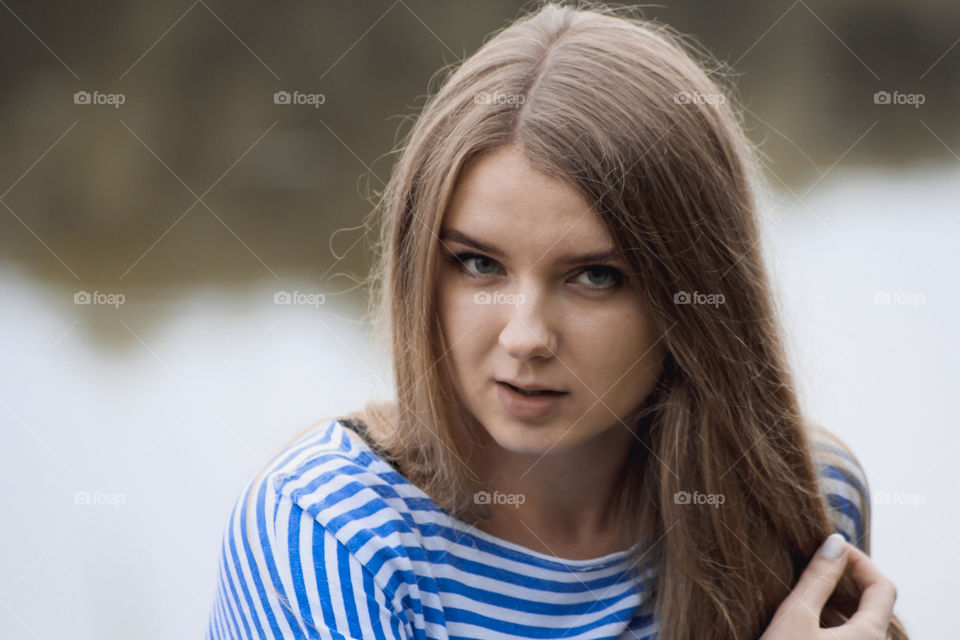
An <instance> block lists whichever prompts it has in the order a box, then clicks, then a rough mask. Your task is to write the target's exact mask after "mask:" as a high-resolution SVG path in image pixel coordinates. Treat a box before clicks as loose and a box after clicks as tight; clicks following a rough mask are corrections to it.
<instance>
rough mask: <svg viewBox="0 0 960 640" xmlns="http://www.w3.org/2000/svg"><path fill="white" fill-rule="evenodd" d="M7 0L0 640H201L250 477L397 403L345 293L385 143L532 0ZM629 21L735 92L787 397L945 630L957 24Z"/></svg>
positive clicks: (665, 16) (688, 15)
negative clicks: (664, 37)
mask: <svg viewBox="0 0 960 640" xmlns="http://www.w3.org/2000/svg"><path fill="white" fill-rule="evenodd" d="M0 5H2V7H0V51H2V55H0V80H2V87H3V92H2V96H0V140H2V143H0V148H2V152H0V205H2V206H0V301H2V304H0V331H2V338H0V349H2V354H0V435H2V442H0V481H2V482H3V486H5V487H7V490H6V491H5V493H4V497H3V499H2V500H3V502H2V510H3V522H4V526H3V527H2V528H0V549H2V551H0V554H2V561H0V605H2V606H0V637H3V638H5V639H11V640H12V639H18V640H19V639H27V638H54V637H64V636H65V635H69V637H71V638H76V639H86V638H129V637H138V638H195V637H201V636H202V635H203V633H204V632H205V627H206V621H207V615H208V613H209V607H210V605H211V603H212V601H213V589H214V586H215V583H216V577H217V576H216V566H217V559H218V554H219V550H220V546H219V545H220V538H221V535H222V532H223V527H224V525H225V523H226V520H227V517H228V515H229V510H230V508H231V506H232V503H233V500H234V499H235V498H236V496H237V494H238V492H239V491H240V489H241V488H242V486H243V485H244V484H245V483H246V481H247V480H248V479H249V478H250V476H251V474H253V473H254V472H255V471H256V470H257V469H258V468H259V467H260V465H262V464H263V463H264V461H265V460H266V459H267V458H269V457H270V456H271V455H272V454H273V453H274V452H275V451H276V450H277V449H278V448H280V447H282V446H283V445H284V444H285V443H286V442H287V441H288V440H289V439H290V438H291V437H293V436H294V435H296V434H297V433H299V432H301V431H302V430H303V429H305V428H306V427H307V426H309V425H310V424H311V423H313V422H315V421H316V420H318V419H320V418H322V417H325V416H330V415H334V414H337V413H340V412H346V411H350V410H352V409H356V408H358V407H359V406H360V405H361V404H362V403H363V402H364V401H366V400H368V399H371V398H387V397H390V395H391V393H392V392H391V385H390V383H389V381H390V377H391V372H390V369H389V359H388V354H385V353H383V352H381V351H378V350H377V349H376V348H375V347H373V346H372V345H373V344H374V343H373V342H372V341H371V339H370V327H369V324H368V323H367V321H366V318H365V317H364V307H365V300H364V298H363V296H364V291H363V290H362V289H361V288H360V287H359V286H358V285H359V283H360V281H361V280H362V279H363V278H364V277H365V276H366V274H367V272H368V270H369V268H370V265H371V260H372V258H373V252H372V247H371V244H370V243H371V241H372V240H373V229H372V228H369V225H368V227H364V221H365V216H367V214H368V213H369V211H370V209H371V206H372V197H373V195H374V193H375V191H376V190H379V189H381V188H382V187H383V185H384V183H385V181H386V180H387V178H388V176H389V171H390V167H391V164H392V159H391V157H390V156H389V155H388V154H389V152H390V150H391V149H392V148H393V147H394V145H395V144H396V143H397V142H398V141H399V139H400V137H401V135H402V134H403V133H405V132H406V131H407V130H409V126H410V125H411V124H412V118H413V116H414V115H415V114H416V113H417V111H418V109H419V107H420V106H422V104H423V100H424V97H425V96H426V95H427V94H428V93H429V92H430V91H432V90H435V89H436V88H437V86H436V81H434V82H433V83H431V78H432V77H433V76H434V74H435V72H437V71H438V70H439V69H440V68H441V67H443V66H444V65H447V64H449V63H452V62H455V61H457V60H460V59H462V58H463V57H465V56H468V55H469V54H471V53H472V52H474V51H475V50H476V49H477V48H478V47H479V46H480V45H481V44H482V42H483V41H484V38H485V37H486V36H487V35H488V34H490V33H491V32H493V31H495V30H497V29H500V28H502V27H503V26H505V25H506V24H507V23H508V22H509V21H511V20H512V19H514V18H516V17H518V16H519V15H520V14H521V12H522V10H524V9H529V8H533V7H535V6H536V5H535V4H530V3H522V2H514V1H508V0H458V1H457V2H436V1H434V2H428V1H426V0H396V1H391V0H383V1H381V0H370V1H365V2H360V3H350V2H346V1H341V2H289V3H280V4H275V3H274V4H267V3H227V2H223V1H222V0H196V1H195V2H193V3H192V4H191V3H190V2H189V0H187V1H185V2H163V3H157V2H146V1H143V0H128V1H127V2H116V1H112V2H111V1H100V2H86V3H78V4H69V3H41V2H26V1H23V0H0ZM643 14H644V15H645V16H647V17H650V18H656V19H658V20H660V21H662V22H666V23H668V24H670V25H672V26H673V27H675V28H677V29H678V30H680V31H681V32H684V33H686V34H690V37H691V38H692V39H693V40H694V41H696V42H698V43H700V44H701V45H702V46H703V47H705V48H706V49H707V50H709V51H710V52H712V53H713V54H714V55H715V56H716V57H717V58H719V59H720V60H722V61H724V62H726V63H728V64H729V65H730V66H731V67H732V69H733V71H734V72H735V74H736V75H735V80H736V84H737V87H738V91H739V97H740V99H741V100H742V102H743V103H744V105H745V108H746V110H745V113H744V118H745V125H746V128H747V131H748V135H749V136H750V138H751V139H752V140H753V141H754V142H755V143H756V144H758V145H759V147H760V149H761V151H762V152H763V154H764V157H765V161H766V165H767V166H766V174H767V177H768V180H769V182H770V185H771V189H770V192H769V194H767V198H766V203H767V204H766V205H765V206H764V210H763V211H762V214H763V219H764V224H765V234H766V238H765V240H766V251H767V254H768V259H769V262H770V268H771V270H772V271H773V274H774V277H775V280H776V282H777V284H778V285H779V287H780V291H781V303H782V305H783V309H784V317H785V321H786V325H787V329H788V332H789V336H790V348H791V351H792V355H793V358H794V360H795V366H796V369H797V373H798V377H799V379H800V382H801V384H802V392H803V402H804V406H805V407H806V408H807V410H808V411H809V412H810V414H811V416H812V417H813V418H814V419H815V420H817V421H819V422H820V423H821V424H823V425H825V426H827V427H828V428H830V429H832V430H833V431H834V432H836V433H837V434H838V435H840V436H841V437H842V438H843V439H845V440H846V441H847V442H848V444H849V445H850V446H851V447H852V449H853V450H854V451H855V453H856V454H857V455H858V456H859V458H860V460H861V462H862V463H863V465H864V467H865V468H866V471H867V474H868V477H869V480H870V485H871V490H872V492H873V501H874V509H873V528H872V538H873V545H874V549H873V555H874V558H875V559H876V561H877V562H878V563H879V565H880V566H881V568H882V569H883V570H884V572H885V573H886V574H887V575H888V576H890V577H891V578H892V579H893V580H894V582H895V583H896V584H897V586H898V589H899V598H898V601H897V607H896V610H897V612H898V613H899V615H900V616H901V618H902V619H903V620H904V621H905V623H906V625H907V627H908V629H909V630H910V631H911V633H912V637H914V638H942V637H948V635H950V633H952V632H953V630H954V629H955V623H953V622H952V621H951V622H949V623H948V619H949V618H950V617H949V616H948V611H949V610H950V609H951V608H953V606H954V596H955V595H956V594H957V593H958V592H960V578H958V574H960V552H958V551H957V550H956V549H955V547H954V545H953V543H954V542H955V541H956V540H957V539H958V535H957V534H958V529H960V506H958V498H957V496H958V491H960V482H958V473H957V464H956V462H955V460H956V456H957V454H960V433H957V429H956V426H957V424H958V423H957V419H956V417H955V416H956V411H955V405H954V404H953V401H952V400H951V398H952V397H953V393H955V392H956V388H957V385H958V382H960V375H958V360H960V340H958V338H957V335H956V331H955V328H956V327H957V326H958V325H960V302H958V297H957V295H958V287H957V285H956V282H955V278H956V276H957V275H958V274H960V254H958V248H960V215H958V213H960V207H958V202H960V156H958V153H960V119H958V118H957V117H956V114H957V112H958V106H960V44H958V43H960V6H958V5H956V4H955V3H946V2H940V1H936V0H917V1H915V2H911V3H903V2H890V1H886V0H878V1H876V2H872V3H867V4H863V3H859V4H856V3H837V2H827V1H825V0H796V1H795V2H791V1H789V0H787V1H782V2H781V1H774V2H758V1H746V0H734V1H728V2H723V3H718V2H712V1H709V0H698V1H686V2H672V1H671V2H664V3H661V4H657V5H647V6H646V7H645V9H644V11H643ZM948 630H949V631H948Z"/></svg>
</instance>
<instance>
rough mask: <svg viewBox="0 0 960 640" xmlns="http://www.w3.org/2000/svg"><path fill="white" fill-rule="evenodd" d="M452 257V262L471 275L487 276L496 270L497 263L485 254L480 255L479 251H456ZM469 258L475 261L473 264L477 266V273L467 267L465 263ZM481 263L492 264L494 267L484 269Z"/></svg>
mask: <svg viewBox="0 0 960 640" xmlns="http://www.w3.org/2000/svg"><path fill="white" fill-rule="evenodd" d="M452 258H453V261H454V263H455V264H456V265H457V266H458V267H459V268H460V270H461V271H463V272H465V273H467V274H469V275H471V276H476V277H479V276H487V275H490V274H492V273H495V272H496V266H497V263H496V262H494V261H493V260H491V259H490V258H488V257H487V256H484V255H481V254H479V253H458V254H455V255H453V256H452ZM471 260H475V261H476V265H475V266H477V268H478V269H479V273H476V272H474V271H472V270H471V269H469V268H467V263H468V262H469V261H471ZM483 264H487V265H489V266H492V267H493V268H494V269H493V270H492V271H484V269H483V267H482V266H481V265H483Z"/></svg>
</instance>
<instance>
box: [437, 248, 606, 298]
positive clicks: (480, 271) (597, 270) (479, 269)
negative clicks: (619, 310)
mask: <svg viewBox="0 0 960 640" xmlns="http://www.w3.org/2000/svg"><path fill="white" fill-rule="evenodd" d="M450 261H451V262H452V263H453V264H454V265H455V266H456V267H457V268H458V269H459V270H460V271H462V272H463V273H465V274H466V275H468V276H470V277H472V278H482V277H484V276H490V275H494V274H496V273H497V272H498V270H500V265H499V264H497V262H496V261H495V260H493V259H491V258H489V257H487V256H485V255H483V254H480V253H472V252H464V253H456V254H454V253H451V254H450ZM470 262H473V266H474V268H473V269H471V268H470V267H469V266H468V264H469V263H470ZM589 274H593V275H594V276H599V280H600V282H596V281H594V280H593V278H591V277H590V275H589ZM584 275H587V277H588V280H589V281H588V282H583V281H581V282H580V284H582V285H584V286H585V287H586V288H587V289H593V290H596V291H606V290H608V289H616V288H617V287H619V286H621V285H622V284H623V281H624V277H623V273H621V271H620V270H619V269H616V268H615V267H610V266H607V265H602V264H596V265H590V266H587V267H584V268H583V269H582V270H581V271H580V273H579V274H578V277H582V276H584Z"/></svg>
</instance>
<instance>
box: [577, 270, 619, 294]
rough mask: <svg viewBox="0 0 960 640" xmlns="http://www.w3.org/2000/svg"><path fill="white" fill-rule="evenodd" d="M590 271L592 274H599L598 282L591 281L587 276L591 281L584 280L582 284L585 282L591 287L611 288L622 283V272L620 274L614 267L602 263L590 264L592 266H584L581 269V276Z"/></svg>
mask: <svg viewBox="0 0 960 640" xmlns="http://www.w3.org/2000/svg"><path fill="white" fill-rule="evenodd" d="M590 273H593V274H594V275H597V274H599V275H600V276H601V282H600V283H595V282H593V281H592V279H591V278H589V276H588V278H587V279H588V280H591V281H590V282H586V283H584V284H586V285H587V286H588V287H590V288H591V289H613V288H615V287H618V286H620V285H621V284H623V274H621V273H620V271H618V270H617V269H614V268H613V267H606V266H603V265H592V266H589V267H586V268H585V269H584V270H583V271H581V272H580V275H581V276H583V275H588V274H590ZM604 277H606V279H605V280H604Z"/></svg>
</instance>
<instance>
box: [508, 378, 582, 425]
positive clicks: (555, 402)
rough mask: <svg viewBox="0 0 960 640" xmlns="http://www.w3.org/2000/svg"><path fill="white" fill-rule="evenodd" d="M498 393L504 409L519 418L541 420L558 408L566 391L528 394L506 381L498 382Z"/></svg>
mask: <svg viewBox="0 0 960 640" xmlns="http://www.w3.org/2000/svg"><path fill="white" fill-rule="evenodd" d="M497 395H498V396H499V398H500V404H501V405H502V406H503V409H504V411H506V412H507V413H508V414H510V415H511V416H513V417H514V418H517V419H518V420H539V419H542V418H545V417H547V416H549V415H550V414H551V413H553V412H554V411H556V410H557V408H558V407H559V406H560V404H561V403H562V402H563V399H564V398H565V397H566V396H567V395H569V394H567V393H566V392H560V391H549V392H545V393H542V394H539V395H534V396H528V395H525V394H523V393H520V392H519V391H517V390H516V389H514V388H513V387H512V386H510V385H509V384H508V383H506V382H497Z"/></svg>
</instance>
